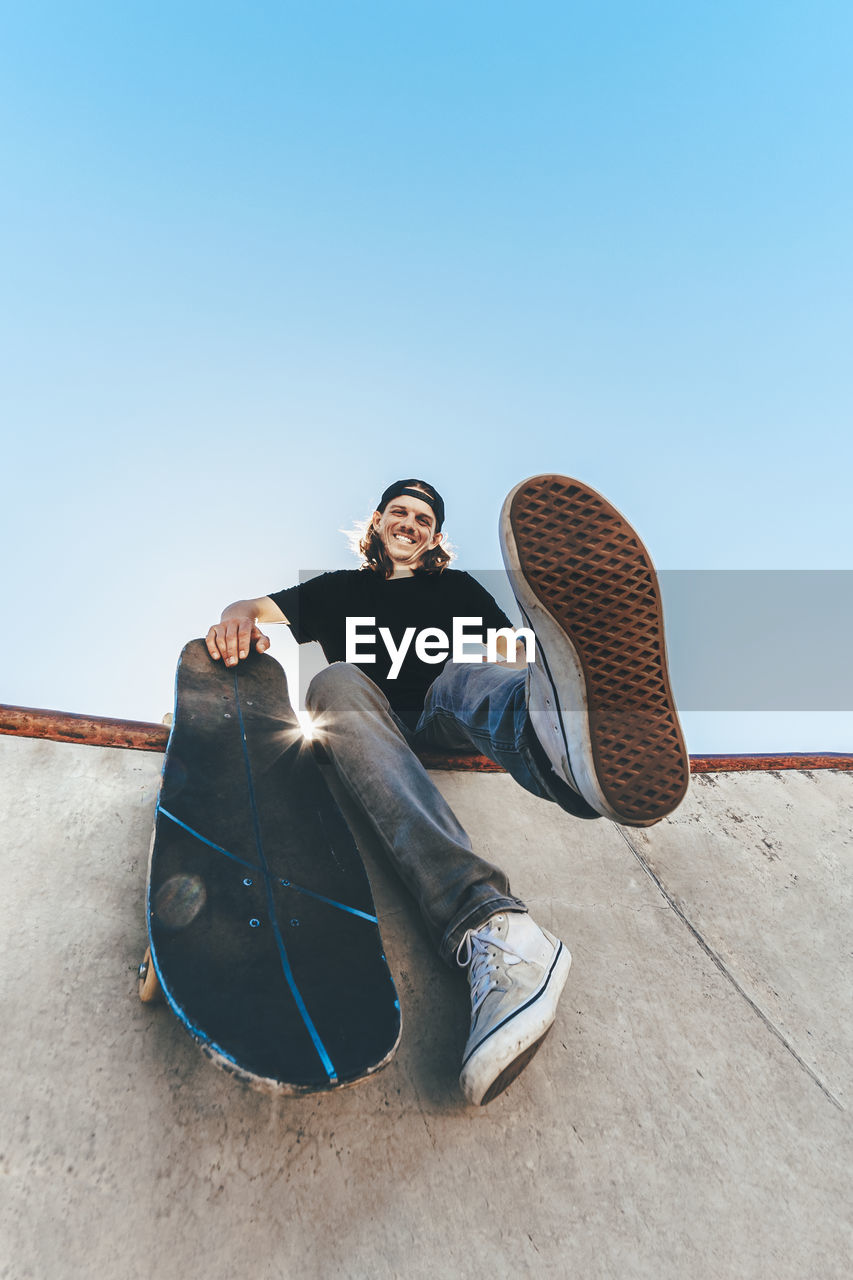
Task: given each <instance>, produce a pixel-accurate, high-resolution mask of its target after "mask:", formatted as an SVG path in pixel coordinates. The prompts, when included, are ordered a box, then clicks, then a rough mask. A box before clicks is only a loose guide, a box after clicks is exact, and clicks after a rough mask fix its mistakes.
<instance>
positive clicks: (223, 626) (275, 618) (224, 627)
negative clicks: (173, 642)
mask: <svg viewBox="0 0 853 1280" xmlns="http://www.w3.org/2000/svg"><path fill="white" fill-rule="evenodd" d="M286 621H287V619H286V618H285V616H284V614H283V613H282V611H281V609H279V607H278V605H276V604H273V602H272V600H270V599H269V597H268V596H260V597H259V598H258V599H257V600H235V602H234V604H229V605H228V606H227V607H226V608H225V609H223V610H222V618H221V620H220V621H219V622H217V623H216V625H215V626H213V627H211V628H210V630H209V631H208V633H207V635H206V636H205V643H206V645H207V652H208V653H209V654H210V656H211V658H213V659H214V661H217V662H218V661H219V659H220V658H221V659H222V660H223V662H224V663H225V665H226V667H236V665H237V663H238V662H239V661H240V660H241V658H247V657H248V656H249V650H250V649H251V647H252V645H254V646H255V648H256V649H257V651H258V653H263V652H264V650H265V649H268V648H269V647H270V642H269V640H268V639H267V637H266V636H265V635H264V633H263V632H262V631H259V630H258V623H259V622H286Z"/></svg>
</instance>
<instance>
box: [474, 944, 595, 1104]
mask: <svg viewBox="0 0 853 1280" xmlns="http://www.w3.org/2000/svg"><path fill="white" fill-rule="evenodd" d="M554 941H555V942H556V941H557V939H554ZM571 967H572V957H571V953H570V951H569V949H568V947H566V946H564V945H563V944H562V943H559V949H558V951H557V954H556V956H555V957H554V962H553V964H552V965H551V968H550V969H549V971H548V975H547V977H546V978H545V980H544V982H543V984H542V986H541V988H540V989H539V991H537V992H535V993H534V994H533V995H532V996H531V997H530V999H529V1000H528V1002H527V1004H526V1005H525V1006H524V1008H523V1009H520V1010H519V1011H518V1012H517V1013H515V1014H513V1016H512V1017H511V1018H508V1019H507V1021H506V1022H502V1023H501V1025H500V1026H499V1027H496V1028H495V1030H494V1031H493V1032H492V1033H491V1035H489V1036H488V1037H487V1038H486V1039H485V1040H483V1041H482V1042H481V1043H480V1044H478V1045H477V1048H476V1049H475V1050H474V1052H473V1053H472V1054H471V1056H470V1058H469V1059H468V1060H467V1062H465V1063H464V1065H463V1067H462V1073H461V1075H460V1077H459V1083H460V1085H461V1086H462V1092H463V1093H464V1095H465V1097H466V1099H467V1101H468V1102H469V1103H471V1104H472V1105H473V1106H481V1107H484V1106H486V1104H487V1103H489V1102H491V1101H492V1100H493V1099H494V1098H496V1097H497V1096H498V1094H500V1093H503V1091H504V1089H506V1088H507V1087H508V1086H509V1085H511V1084H512V1082H513V1080H515V1078H516V1076H518V1075H520V1074H521V1072H522V1071H523V1070H524V1068H525V1067H526V1066H527V1064H528V1063H529V1062H530V1060H531V1058H532V1057H533V1056H534V1054H535V1053H536V1051H537V1049H539V1047H540V1045H541V1044H542V1042H543V1040H544V1039H545V1037H546V1036H547V1034H548V1032H549V1031H550V1030H551V1028H552V1026H553V1025H554V1019H555V1018H556V1016H557V1003H558V1001H559V999H560V996H561V994H562V991H563V987H565V985H566V981H567V979H568V976H569V970H570V969H571ZM484 1051H485V1052H484ZM486 1067H488V1070H486V1069H485V1068H486Z"/></svg>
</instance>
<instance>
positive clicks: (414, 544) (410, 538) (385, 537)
mask: <svg viewBox="0 0 853 1280" xmlns="http://www.w3.org/2000/svg"><path fill="white" fill-rule="evenodd" d="M373 527H374V529H375V530H376V532H377V533H378V534H379V537H380V538H381V539H382V543H383V546H384V547H385V550H386V552H387V553H388V558H389V559H390V560H391V563H392V564H393V566H394V572H395V573H398V574H405V573H411V572H413V570H415V569H416V568H417V567H418V564H419V562H420V560H421V557H422V556H423V555H424V553H425V552H427V551H431V550H432V548H433V547H437V546H438V544H439V543H440V542H441V534H440V533H436V531H435V514H434V512H433V509H432V507H431V506H429V504H428V503H427V502H422V501H421V500H420V498H412V497H410V496H409V494H407V493H401V494H400V496H399V497H397V498H392V499H391V501H390V502H389V503H388V505H387V506H386V508H385V510H384V511H383V512H382V513H381V514H380V513H379V512H378V511H374V513H373Z"/></svg>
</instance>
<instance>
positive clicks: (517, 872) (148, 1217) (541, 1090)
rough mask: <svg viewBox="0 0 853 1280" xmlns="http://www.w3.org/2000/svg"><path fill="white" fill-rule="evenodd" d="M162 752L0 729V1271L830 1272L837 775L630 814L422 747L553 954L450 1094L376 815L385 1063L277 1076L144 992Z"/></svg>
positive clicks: (843, 1115) (407, 908)
mask: <svg viewBox="0 0 853 1280" xmlns="http://www.w3.org/2000/svg"><path fill="white" fill-rule="evenodd" d="M161 763H162V757H161V756H160V755H158V754H156V753H153V752H145V751H135V750H119V749H115V748H107V747H92V746H78V745H67V744H60V743H57V742H51V741H43V740H34V739H28V738H8V737H7V738H2V737H0V764H2V784H0V796H2V808H3V811H4V824H3V843H2V853H1V854H0V856H2V886H3V891H2V930H0V947H2V955H0V962H1V963H2V969H1V970H0V971H2V1043H3V1050H2V1072H3V1075H2V1098H3V1103H2V1108H3V1137H2V1179H1V1180H0V1187H2V1211H0V1212H2V1216H1V1217H0V1275H2V1276H3V1277H4V1278H7V1280H27V1278H30V1277H34V1278H38V1280H43V1278H48V1280H54V1278H57V1280H72V1278H75V1280H76V1277H91V1276H96V1277H102V1276H103V1277H110V1280H137V1278H138V1280H149V1277H153V1276H157V1277H162V1278H163V1280H171V1278H172V1277H174V1278H175V1280H177V1278H178V1277H180V1278H181V1280H201V1278H202V1277H204V1278H205V1280H234V1277H242V1276H247V1277H252V1278H253V1280H273V1278H275V1280H279V1278H288V1277H291V1276H292V1277H312V1278H313V1277H318V1278H322V1280H326V1278H327V1277H357V1278H360V1277H370V1278H371V1280H373V1278H376V1280H386V1278H391V1277H405V1278H406V1280H409V1278H412V1280H420V1278H421V1277H423V1278H426V1277H430V1280H433V1278H434V1277H445V1276H447V1277H472V1278H473V1277H478V1278H479V1277H483V1276H488V1277H494V1278H495V1280H499V1278H500V1277H510V1276H511V1277H519V1276H554V1277H574V1276H583V1277H585V1280H590V1278H592V1280H597V1278H598V1277H601V1278H604V1277H619V1280H625V1278H629V1280H633V1278H634V1277H649V1278H650V1280H670V1278H671V1280H676V1278H678V1280H683V1277H685V1276H690V1277H691V1280H721V1278H723V1277H732V1278H733V1280H735V1278H736V1280H748V1278H751V1277H762V1278H763V1277H767V1278H768V1280H770V1278H772V1280H784V1278H787V1277H790V1278H791V1280H810V1278H812V1277H814V1278H815V1280H833V1278H834V1277H839V1278H840V1277H845V1278H846V1277H848V1276H849V1275H850V1273H851V1261H850V1260H851V1257H853V1221H852V1219H853V1210H851V1205H853V1195H851V1171H853V1134H851V1123H850V1109H851V1107H852V1106H853V1063H851V1059H853V1053H851V1045H852V1044H853V1018H852V1017H851V1013H853V1009H852V1008H851V1004H853V954H851V918H853V917H851V897H853V840H852V839H851V828H853V822H851V816H853V775H851V774H850V773H843V772H835V771H821V772H815V773H806V772H787V773H777V774H773V773H766V772H764V773H740V774H730V775H724V774H707V775H703V776H699V777H695V778H694V780H693V785H692V788H691V792H690V795H689V796H688V799H687V801H686V802H685V804H684V805H683V806H682V808H681V809H680V810H679V811H678V813H677V814H676V815H675V816H674V817H673V818H672V819H670V820H668V821H666V822H664V823H661V824H660V825H659V826H657V827H654V828H652V829H651V830H649V831H647V832H638V831H631V830H623V829H620V828H617V827H615V826H612V825H611V824H609V823H607V822H603V821H602V822H597V823H581V822H577V821H574V820H572V819H570V818H568V817H566V816H565V815H563V814H562V813H561V812H560V811H559V810H557V809H556V808H555V807H554V806H551V805H548V804H545V803H543V802H541V801H536V800H534V799H533V798H532V797H529V796H527V795H526V794H524V793H523V792H522V791H521V790H520V789H519V788H518V787H516V786H515V784H513V783H512V781H511V780H510V779H509V778H508V777H506V776H505V775H501V774H463V773H441V774H436V775H435V777H436V780H437V782H438V784H439V786H440V787H441V788H442V790H443V791H444V792H445V794H446V795H447V797H448V799H449V800H450V802H451V804H452V805H453V806H454V808H455V809H456V811H457V813H458V814H459V816H460V818H461V820H462V821H463V822H464V823H465V825H466V826H467V827H468V829H469V830H470V831H471V833H472V834H473V836H474V837H475V841H476V842H477V844H478V847H479V848H480V849H481V850H482V851H483V852H484V853H485V854H486V856H487V857H491V858H494V859H495V860H497V861H499V862H500V863H501V864H502V865H504V866H505V867H506V868H507V870H508V871H509V872H510V875H511V878H512V882H513V888H514V889H515V890H516V891H517V892H518V893H519V894H520V895H522V896H523V897H524V898H526V899H527V901H528V902H529V904H530V906H531V910H532V911H533V913H534V915H535V916H536V917H537V918H538V919H539V920H540V921H541V922H542V923H543V924H545V925H547V926H548V927H549V928H551V929H553V930H554V931H555V932H557V933H558V934H559V935H560V936H561V937H562V938H563V939H564V940H565V941H566V942H567V943H568V945H569V946H570V948H571V950H572V952H573V954H574V966H573V969H572V974H571V976H570V979H569V985H568V987H567V988H566V993H565V995H564V998H563V1001H562V1004H561V1006H560V1011H559V1014H558V1019H557V1024H556V1027H555V1029H554V1031H553V1032H552V1034H551V1036H550V1037H549V1038H548V1040H547V1041H546V1042H545V1045H544V1046H543V1048H542V1050H541V1051H540V1053H539V1055H538V1056H537V1058H536V1059H535V1060H534V1062H533V1063H532V1064H531V1066H530V1067H529V1069H528V1070H527V1071H526V1072H525V1073H524V1074H523V1075H522V1076H521V1077H520V1078H519V1079H518V1080H517V1081H516V1082H515V1084H513V1086H512V1087H511V1088H510V1089H509V1090H508V1092H507V1093H505V1094H504V1095H503V1096H502V1097H500V1098H499V1099H497V1100H496V1101H495V1102H494V1103H493V1104H492V1105H491V1106H489V1107H487V1108H483V1109H478V1110H473V1109H469V1108H467V1107H466V1106H465V1105H464V1104H463V1102H462V1100H461V1098H460V1096H459V1093H458V1090H457V1084H456V1077H457V1071H458V1065H459V1054H460V1050H461V1047H462V1044H463V1042H464V1039H465V1034H466V1024H467V1012H466V989H465V983H464V978H463V976H462V975H461V973H460V974H456V973H452V972H450V970H448V969H445V968H443V967H442V966H441V965H440V964H439V963H438V961H437V960H436V959H435V958H434V957H433V955H432V953H431V950H430V948H429V946H428V944H427V941H426V937H425V934H424V932H423V930H422V928H421V926H420V923H419V921H418V918H417V916H416V914H415V912H414V911H413V909H412V907H411V905H410V903H409V901H408V899H407V897H406V895H405V892H404V890H403V889H402V888H401V886H400V885H399V884H398V882H397V881H396V879H395V878H394V876H393V874H392V873H391V872H389V871H388V869H387V868H386V867H385V865H384V864H383V862H382V860H381V858H379V857H378V856H375V855H374V852H373V850H372V849H371V847H370V842H369V840H366V839H362V844H363V848H364V851H365V858H366V861H367V862H368V866H369V869H370V871H371V876H372V879H373V882H374V889H375V895H376V900H377V906H378V909H379V914H380V917H381V921H382V927H383V933H384V936H385V939H386V943H387V950H388V955H389V959H390V962H391V965H392V969H393V972H394V975H395V978H396V980H397V983H398V987H399V991H400V997H401V1001H402V1004H403V1015H404V1028H403V1041H402V1045H401V1048H400V1051H399V1053H398V1055H397V1057H396V1059H395V1060H394V1061H393V1062H392V1064H391V1065H390V1066H389V1067H388V1068H387V1069H386V1070H385V1071H383V1072H382V1073H381V1074H380V1075H378V1076H376V1077H374V1078H373V1079H371V1080H370V1081H368V1082H366V1083H364V1084H362V1085H359V1086H357V1087H355V1088H353V1089H349V1090H345V1091H342V1092H340V1093H337V1094H332V1095H327V1096H322V1097H313V1098H306V1099H278V1100H270V1099H269V1098H267V1097H263V1096H260V1095H256V1094H254V1093H252V1092H250V1091H248V1090H246V1089H245V1088H244V1087H243V1086H241V1085H239V1084H238V1083H236V1082H235V1081H234V1080H232V1079H230V1078H228V1077H226V1076H225V1075H223V1074H220V1073H219V1072H218V1071H217V1070H216V1069H215V1068H214V1067H213V1066H212V1065H211V1064H210V1063H208V1062H207V1061H206V1059H205V1058H204V1057H203V1056H202V1054H201V1053H200V1052H199V1051H198V1049H197V1048H196V1047H195V1046H194V1045H193V1044H192V1043H191V1042H190V1040H189V1039H188V1038H187V1036H186V1035H185V1033H184V1032H183V1031H182V1030H181V1028H180V1027H179V1026H178V1023H177V1021H176V1020H175V1019H174V1018H173V1017H172V1015H171V1014H170V1013H169V1012H168V1010H166V1009H165V1008H162V1007H160V1008H156V1009H152V1008H150V1007H143V1006H141V1005H140V1004H139V1002H138V1000H137V995H136V968H137V965H138V963H139V960H140V958H141V955H142V952H143V949H144V944H145V929H144V917H143V889H144V882H145V867H146V859H147V850H148V841H149V836H150V831H151V826H152V822H153V810H154V800H155V795H156V790H157V784H158V778H159V771H160V767H161Z"/></svg>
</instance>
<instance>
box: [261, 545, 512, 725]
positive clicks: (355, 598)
mask: <svg viewBox="0 0 853 1280" xmlns="http://www.w3.org/2000/svg"><path fill="white" fill-rule="evenodd" d="M270 599H271V600H274V601H275V603H276V604H277V605H278V607H279V609H281V611H282V613H283V614H284V616H285V617H286V618H287V620H288V623H289V624H290V629H291V631H292V632H293V635H294V636H295V638H296V640H297V641H298V642H299V644H306V643H307V642H308V641H310V640H317V641H319V643H320V644H321V645H322V647H323V653H324V654H325V655H326V659H327V661H328V662H345V661H346V656H347V655H346V648H347V627H346V620H347V618H362V619H364V618H373V619H375V622H374V623H373V624H368V623H366V622H362V623H360V624H359V626H358V652H359V660H358V661H356V663H355V665H356V666H357V667H359V668H360V669H361V670H362V671H363V672H364V674H365V675H367V676H369V677H370V679H371V680H373V681H375V683H376V684H378V685H379V688H380V689H381V690H382V692H383V693H384V694H385V696H386V697H387V699H388V701H389V702H390V704H391V706H392V708H393V710H394V711H395V712H396V713H397V715H398V716H399V717H400V719H401V720H403V722H404V723H405V724H407V725H409V726H410V728H414V727H415V725H416V724H417V722H418V717H419V716H420V714H421V712H422V711H423V706H424V698H425V697H426V693H427V690H428V688H429V686H430V685H431V684H432V682H433V680H435V678H436V676H437V675H438V674H439V673H440V672H441V671H442V670H443V668H444V665H445V663H446V662H447V657H444V658H443V659H442V660H441V661H433V662H425V661H422V660H421V658H420V657H418V655H417V653H416V651H415V645H416V640H417V636H418V635H419V633H420V632H422V631H424V630H425V629H427V628H438V629H439V630H441V631H442V632H444V634H445V635H446V636H447V641H448V647H452V644H453V619H454V618H477V619H482V627H481V626H480V625H479V624H476V625H475V624H473V623H471V624H466V626H465V631H466V633H467V634H468V635H469V636H473V635H475V634H478V633H480V632H481V631H482V635H483V639H484V640H485V637H486V631H487V630H488V629H489V628H490V627H496V628H500V627H509V626H511V625H512V624H511V623H510V621H509V619H508V618H507V616H506V614H505V613H504V612H503V610H502V609H501V608H500V607H499V606H498V605H497V603H496V602H495V600H494V599H493V598H492V597H491V596H490V595H489V593H488V591H486V589H485V587H482V586H481V585H480V583H479V582H477V580H476V578H472V577H471V575H470V574H468V573H464V572H462V571H460V570H458V569H445V570H443V572H441V573H437V574H435V573H414V574H413V575H412V576H411V577H410V578H387V579H386V578H383V577H382V576H381V575H380V574H378V573H375V572H374V571H372V570H370V569H341V570H339V571H338V572H337V573H323V574H321V575H320V576H319V577H317V578H309V579H308V581H307V582H301V583H300V584H299V585H298V586H296V587H290V588H288V589H287V590H286V591H276V592H273V593H272V594H271V595H270ZM351 627H352V624H351ZM381 627H386V628H387V629H388V631H389V632H390V635H391V637H392V640H393V647H394V648H395V649H396V650H399V648H400V645H401V643H402V641H403V639H404V634H405V632H406V630H407V628H409V627H414V629H415V634H414V636H412V637H411V638H410V642H409V646H408V649H407V650H406V654H405V657H404V658H403V660H402V663H401V664H400V665H399V672H398V674H397V675H396V676H395V677H394V678H391V677H390V672H391V669H392V657H391V653H390V650H389V648H388V646H387V645H386V643H385V641H384V640H383V638H382V637H381V635H380V628H381ZM424 639H425V640H426V637H425V638H424ZM432 639H433V640H435V637H432ZM439 648H440V644H439V642H438V641H437V640H436V642H435V643H434V644H432V645H431V646H430V647H424V648H423V652H425V653H426V654H430V653H431V654H432V655H434V656H435V655H436V654H437V652H438V650H439ZM466 652H467V653H469V654H473V653H476V652H477V647H476V645H475V644H472V643H468V644H466ZM370 654H373V655H374V657H375V659H376V660H375V662H369V661H365V660H364V655H370ZM448 656H449V655H448Z"/></svg>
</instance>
